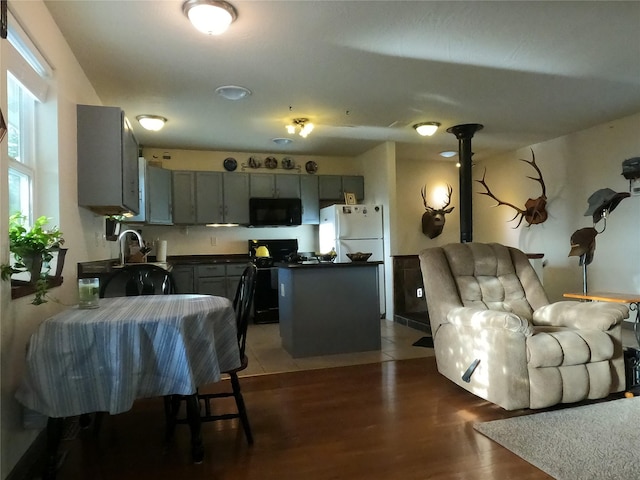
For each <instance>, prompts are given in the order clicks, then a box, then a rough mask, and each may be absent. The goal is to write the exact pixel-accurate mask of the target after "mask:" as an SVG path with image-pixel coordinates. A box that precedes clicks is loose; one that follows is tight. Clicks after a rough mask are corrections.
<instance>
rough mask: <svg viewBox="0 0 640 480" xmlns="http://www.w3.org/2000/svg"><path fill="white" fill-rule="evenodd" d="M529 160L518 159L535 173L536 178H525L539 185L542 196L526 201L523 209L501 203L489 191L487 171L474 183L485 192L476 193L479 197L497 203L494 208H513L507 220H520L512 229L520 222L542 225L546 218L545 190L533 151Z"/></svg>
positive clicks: (529, 224) (507, 203)
mask: <svg viewBox="0 0 640 480" xmlns="http://www.w3.org/2000/svg"><path fill="white" fill-rule="evenodd" d="M531 158H532V160H525V159H523V158H521V159H520V161H522V162H524V163H528V164H529V165H531V166H532V167H533V168H534V169H535V171H536V172H537V173H538V177H537V178H536V177H530V176H527V178H530V179H531V180H535V181H536V182H538V183H539V184H540V186H541V187H542V194H541V195H540V196H539V197H538V198H530V199H528V200H527V201H526V202H525V204H524V209H522V208H518V207H516V206H515V205H513V204H511V203H509V202H503V201H502V200H500V199H499V198H498V197H496V196H495V195H494V194H493V192H492V191H491V190H490V189H489V185H487V182H486V181H485V177H486V175H487V170H486V169H485V170H484V173H483V174H482V180H476V182H478V183H480V184H481V185H482V186H483V187H484V188H485V189H486V190H487V191H486V192H478V193H480V195H486V196H487V197H491V198H493V199H494V200H495V201H496V202H498V205H496V207H498V206H500V205H506V206H508V207H511V208H513V209H514V210H515V211H516V214H515V215H514V217H513V218H512V219H511V220H509V221H510V222H511V221H513V220H515V219H516V218H518V217H520V220H518V224H517V225H516V226H515V227H514V228H518V227H519V226H520V224H521V223H522V220H526V221H527V223H528V225H527V226H529V227H530V226H531V225H536V224H538V223H544V222H545V220H546V219H547V217H548V214H547V210H546V206H547V189H546V187H545V185H544V180H543V179H542V172H541V171H540V168H539V167H538V165H537V164H536V156H535V154H534V153H533V149H532V150H531Z"/></svg>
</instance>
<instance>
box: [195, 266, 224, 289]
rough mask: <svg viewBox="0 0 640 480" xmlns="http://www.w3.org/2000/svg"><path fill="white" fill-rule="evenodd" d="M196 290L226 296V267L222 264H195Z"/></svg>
mask: <svg viewBox="0 0 640 480" xmlns="http://www.w3.org/2000/svg"><path fill="white" fill-rule="evenodd" d="M195 272H196V278H197V280H196V284H197V287H196V290H197V292H198V293H201V294H203V295H215V296H217V297H226V296H227V279H226V268H225V266H224V265H209V264H206V265H197V266H196V267H195Z"/></svg>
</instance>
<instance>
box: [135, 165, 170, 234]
mask: <svg viewBox="0 0 640 480" xmlns="http://www.w3.org/2000/svg"><path fill="white" fill-rule="evenodd" d="M138 169H139V185H140V212H139V213H138V215H136V216H135V217H131V218H129V219H127V222H128V223H145V224H147V225H171V224H172V223H173V216H172V205H171V198H172V194H171V170H165V169H164V168H161V167H157V166H155V165H149V164H148V163H147V161H146V160H145V159H144V158H140V159H138Z"/></svg>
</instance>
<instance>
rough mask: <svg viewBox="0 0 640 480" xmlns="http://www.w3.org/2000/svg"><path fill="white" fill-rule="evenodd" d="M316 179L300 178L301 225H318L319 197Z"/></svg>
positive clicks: (306, 176)
mask: <svg viewBox="0 0 640 480" xmlns="http://www.w3.org/2000/svg"><path fill="white" fill-rule="evenodd" d="M318 178H319V177H317V176H315V175H304V176H300V198H301V200H302V223H303V224H304V225H318V224H319V223H320V196H319V194H318Z"/></svg>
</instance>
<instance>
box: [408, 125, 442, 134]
mask: <svg viewBox="0 0 640 480" xmlns="http://www.w3.org/2000/svg"><path fill="white" fill-rule="evenodd" d="M439 126H440V124H439V123H438V122H422V123H416V124H415V125H414V126H413V128H415V129H416V132H418V134H420V135H422V136H423V137H430V136H431V135H433V134H434V133H436V130H438V127H439Z"/></svg>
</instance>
